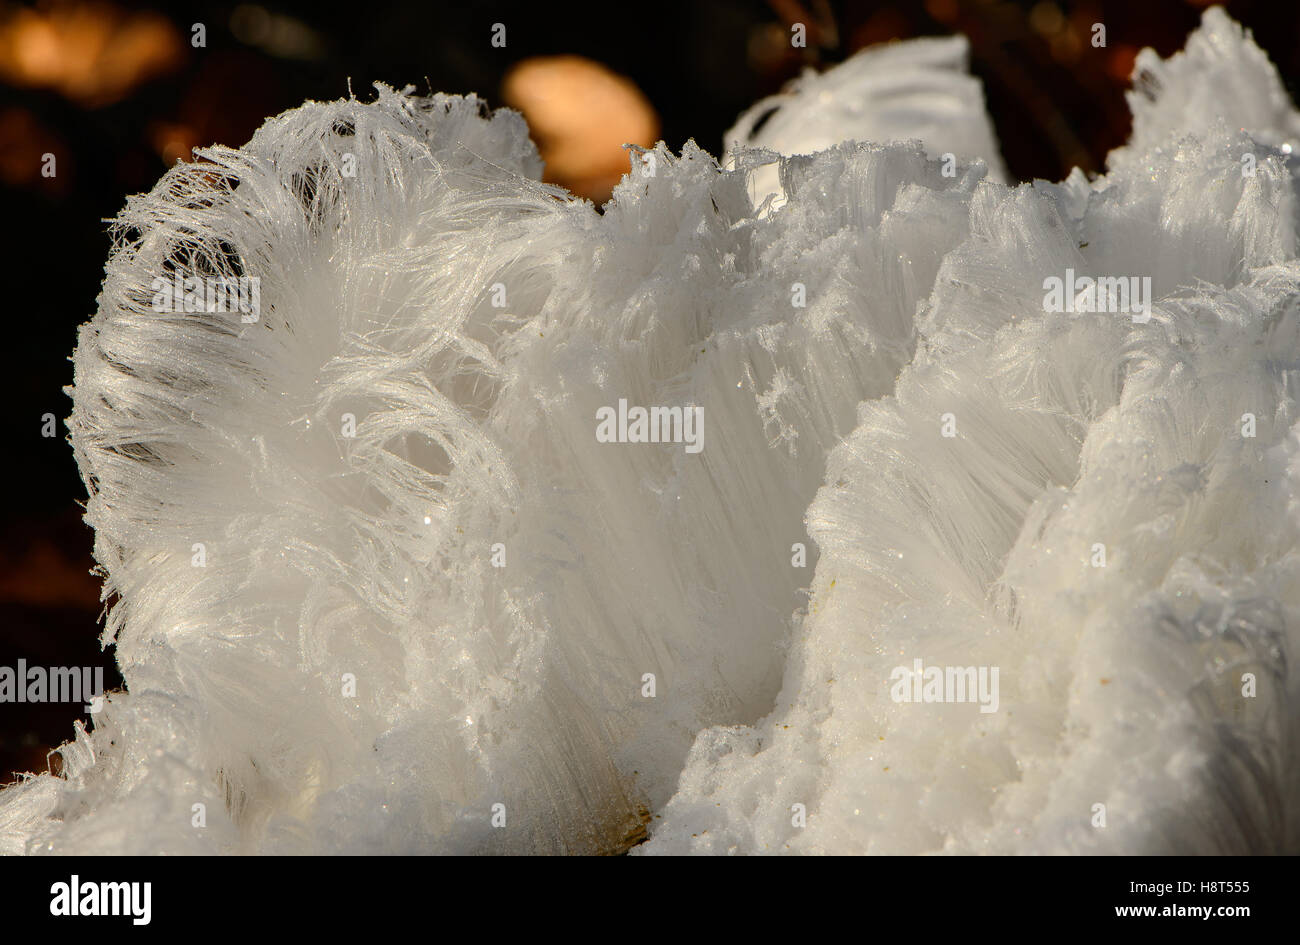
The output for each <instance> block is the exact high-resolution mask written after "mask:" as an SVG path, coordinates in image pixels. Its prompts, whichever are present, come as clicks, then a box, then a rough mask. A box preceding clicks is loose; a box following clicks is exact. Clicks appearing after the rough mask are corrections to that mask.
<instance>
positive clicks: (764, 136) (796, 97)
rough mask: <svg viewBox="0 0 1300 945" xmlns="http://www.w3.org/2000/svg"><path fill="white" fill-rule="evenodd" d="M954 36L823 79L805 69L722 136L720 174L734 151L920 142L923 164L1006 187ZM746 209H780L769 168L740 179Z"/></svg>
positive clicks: (894, 48)
mask: <svg viewBox="0 0 1300 945" xmlns="http://www.w3.org/2000/svg"><path fill="white" fill-rule="evenodd" d="M969 59H970V44H969V43H967V41H966V38H965V37H964V36H948V37H944V38H942V39H917V40H910V41H908V42H901V43H888V44H885V45H882V46H870V47H868V48H866V49H863V50H862V51H860V52H858V53H856V54H855V55H854V56H852V57H851V58H850V59H848V60H847V61H845V62H843V63H840V64H839V65H837V66H835V67H834V68H832V69H829V70H827V71H826V72H821V73H818V72H815V71H813V70H812V69H807V70H805V71H804V74H803V75H802V76H800V77H799V78H798V79H795V80H794V81H793V82H791V83H790V84H789V86H788V87H786V88H785V89H784V90H782V91H781V92H780V93H779V94H777V95H771V96H768V97H767V98H765V99H762V100H761V101H759V102H757V103H755V104H754V105H753V106H752V107H750V108H749V109H748V110H746V111H745V113H744V114H743V115H741V116H740V118H739V119H737V121H736V124H735V125H734V126H733V127H732V128H731V130H730V131H728V132H727V134H726V150H725V151H724V153H723V164H724V166H726V165H728V164H729V162H731V161H733V160H734V158H735V156H736V154H737V153H738V151H739V150H741V149H745V148H767V149H770V150H772V151H775V152H777V153H778V154H784V155H787V156H788V155H794V154H814V153H816V152H818V151H825V150H826V149H828V148H832V147H834V146H835V145H837V144H840V143H841V142H845V141H866V142H872V143H875V144H890V143H895V142H903V141H913V140H916V141H920V142H921V144H922V145H923V146H924V147H925V149H926V153H927V154H928V155H929V156H930V157H932V158H936V159H938V158H942V157H943V156H944V155H945V154H950V155H952V156H953V159H954V161H958V160H959V161H962V162H971V161H976V160H981V161H983V162H984V163H985V164H986V165H987V166H988V168H989V176H990V177H991V178H992V179H993V180H997V181H1001V182H1004V183H1005V182H1006V180H1007V176H1006V171H1005V170H1004V169H1003V167H1002V157H1001V153H1000V151H999V150H998V145H997V136H996V135H995V134H994V132H993V123H992V122H990V121H989V117H988V113H987V112H986V111H985V110H984V91H983V88H982V87H981V85H980V82H979V80H978V79H975V78H973V77H971V76H970V75H969V74H968V73H967V68H968V63H969ZM749 190H750V196H751V197H752V198H753V200H754V204H755V205H756V206H757V205H761V204H762V202H763V200H764V199H766V198H767V197H768V196H772V197H773V198H774V200H773V206H780V205H781V204H782V203H784V201H785V199H786V195H785V193H784V191H782V189H781V182H780V180H779V176H778V170H777V168H776V166H775V165H773V166H768V167H763V168H758V169H755V171H754V172H753V174H752V175H751V178H750V186H749Z"/></svg>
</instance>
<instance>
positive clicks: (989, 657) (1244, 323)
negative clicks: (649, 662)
mask: <svg viewBox="0 0 1300 945" xmlns="http://www.w3.org/2000/svg"><path fill="white" fill-rule="evenodd" d="M1206 19H1207V24H1206V26H1205V28H1204V32H1203V33H1201V34H1198V35H1196V36H1193V38H1192V39H1191V41H1190V42H1189V49H1190V50H1191V51H1192V52H1190V53H1189V54H1188V55H1189V56H1197V55H1204V53H1203V52H1200V51H1203V50H1205V49H1207V48H1210V49H1212V50H1213V51H1214V54H1215V56H1216V57H1218V58H1219V59H1221V60H1222V61H1227V62H1234V63H1249V64H1255V63H1258V62H1261V61H1263V59H1262V55H1261V54H1260V53H1259V50H1258V49H1257V48H1256V47H1255V46H1254V45H1253V43H1251V41H1250V40H1249V39H1248V38H1247V37H1244V36H1243V35H1242V33H1241V31H1240V30H1239V29H1238V28H1236V27H1235V25H1232V24H1230V23H1229V22H1227V21H1226V18H1225V17H1223V16H1222V15H1221V13H1220V12H1219V11H1211V12H1210V13H1209V14H1207V18H1206ZM1142 62H1143V64H1144V65H1145V66H1146V67H1147V68H1149V69H1150V68H1152V67H1153V66H1154V65H1155V63H1153V61H1152V58H1151V56H1150V55H1149V54H1144V56H1143V58H1142ZM1153 71H1155V72H1157V73H1158V74H1161V75H1162V76H1163V79H1162V81H1163V83H1164V86H1163V91H1162V92H1161V96H1160V98H1159V100H1158V101H1157V102H1156V103H1155V104H1154V105H1153V106H1151V109H1152V111H1150V112H1147V113H1146V114H1139V115H1138V116H1137V126H1138V134H1139V138H1140V139H1141V144H1142V146H1143V147H1145V148H1146V149H1148V150H1147V154H1146V155H1145V159H1144V161H1143V162H1142V163H1140V164H1139V163H1138V162H1126V161H1122V160H1121V161H1118V162H1116V169H1115V170H1114V171H1113V172H1112V174H1111V176H1109V177H1108V178H1103V179H1101V180H1099V181H1096V182H1095V183H1093V184H1091V185H1089V183H1088V182H1086V181H1085V180H1084V179H1083V178H1082V175H1079V174H1078V173H1077V172H1076V174H1075V175H1074V176H1073V177H1072V178H1071V179H1070V180H1069V181H1067V182H1066V183H1065V184H1063V185H1061V186H1059V187H1057V186H1051V185H1043V184H1037V185H1034V186H1022V187H1020V188H1018V189H1016V190H1011V191H1009V190H1006V189H1004V188H1000V187H997V186H995V185H992V184H983V185H981V187H980V188H979V189H978V190H977V191H976V193H975V195H974V197H973V199H972V200H971V202H970V217H969V234H970V235H969V237H968V238H966V239H965V240H964V241H963V243H962V245H961V246H960V247H958V248H957V249H956V250H955V251H952V252H950V253H948V254H947V256H946V257H945V260H944V263H943V266H942V268H941V270H940V273H939V277H938V279H937V282H936V285H935V288H934V291H933V292H932V293H931V295H930V296H929V298H928V299H927V301H926V303H925V306H924V310H923V312H922V313H921V315H920V318H919V320H918V326H919V332H920V337H919V339H918V342H917V355H916V357H915V358H914V359H913V361H912V362H911V363H910V364H909V365H908V366H907V367H906V368H905V369H904V371H903V372H902V374H901V375H900V377H899V379H898V382H897V385H896V388H895V390H894V391H893V393H892V394H891V395H890V396H886V397H883V398H879V399H877V400H875V401H868V402H865V403H864V404H863V405H862V406H861V408H860V411H859V423H858V427H857V429H855V430H854V432H853V433H852V434H850V435H849V436H848V437H846V438H845V439H844V441H843V442H841V443H840V444H839V445H838V446H837V447H836V449H835V450H834V452H833V453H832V455H831V458H830V461H829V464H828V468H827V475H826V483H825V485H824V486H823V487H822V489H821V490H820V491H819V493H818V495H817V498H816V500H815V501H814V502H813V503H812V505H811V506H810V508H809V511H808V516H807V522H808V526H809V530H810V532H811V534H812V536H813V538H814V540H815V541H816V542H817V544H818V546H819V548H820V550H821V558H820V561H819V563H818V567H817V573H816V576H815V579H814V582H813V590H812V598H811V601H810V606H809V612H808V614H807V615H806V616H805V617H804V618H803V620H802V625H801V626H800V627H798V628H797V630H796V632H795V636H794V644H793V648H792V650H791V653H790V658H789V661H788V663H787V666H786V675H785V685H784V688H783V690H782V692H781V694H780V696H779V698H778V705H777V708H776V710H775V711H774V712H773V713H772V714H771V715H770V716H768V717H767V718H766V719H764V720H763V721H762V722H760V723H759V724H758V725H756V726H753V727H744V726H741V727H732V728H727V727H719V728H714V729H711V730H709V731H706V732H704V733H702V734H701V735H700V737H699V738H698V739H697V740H696V743H695V747H694V748H693V750H692V753H691V758H690V761H689V763H688V765H687V768H686V770H685V771H684V772H683V775H682V779H681V784H680V787H679V790H678V793H677V794H676V795H675V796H674V798H673V800H672V801H671V802H670V803H669V805H668V806H667V808H666V809H665V810H664V811H663V819H662V821H661V822H658V823H657V825H656V827H655V828H654V830H653V833H652V839H651V842H650V843H649V844H648V845H647V846H645V847H642V848H641V849H640V850H639V851H638V852H645V853H674V852H688V851H689V852H709V853H761V852H833V853H926V852H935V853H938V852H948V853H1025V852H1035V853H1065V852H1072V853H1080V852H1106V853H1210V852H1219V853H1244V852H1281V851H1291V852H1294V851H1295V850H1297V849H1300V815H1298V811H1300V805H1298V802H1300V771H1298V765H1300V743H1298V741H1297V737H1298V735H1300V733H1298V732H1297V729H1296V719H1297V714H1300V687H1298V686H1297V681H1296V677H1295V674H1294V673H1291V672H1289V661H1290V660H1294V658H1295V656H1296V652H1297V645H1298V644H1300V554H1298V553H1297V539H1298V538H1300V534H1298V532H1297V525H1298V520H1297V511H1298V508H1297V500H1296V498H1295V497H1296V494H1297V486H1298V485H1300V453H1298V452H1297V450H1298V449H1300V431H1298V429H1297V427H1296V426H1295V424H1296V421H1297V419H1298V417H1297V396H1298V394H1300V387H1297V383H1298V382H1300V360H1298V358H1297V356H1298V354H1300V294H1298V292H1300V265H1297V261H1296V259H1295V255H1296V224H1297V220H1296V202H1295V176H1294V168H1293V167H1292V168H1291V169H1288V166H1287V155H1286V153H1284V152H1283V151H1281V150H1274V149H1272V148H1271V147H1269V146H1268V145H1266V144H1265V143H1264V142H1263V141H1260V140H1257V139H1254V138H1253V137H1252V136H1250V135H1248V134H1245V133H1240V132H1237V133H1231V132H1229V131H1228V130H1227V127H1228V125H1227V124H1225V122H1229V123H1231V124H1232V125H1237V124H1239V119H1238V117H1237V113H1236V112H1235V111H1233V110H1232V105H1233V104H1234V103H1235V102H1236V101H1237V100H1238V99H1240V100H1242V101H1246V102H1253V101H1257V99H1255V98H1253V97H1252V94H1251V92H1250V90H1249V89H1243V88H1241V84H1242V83H1245V82H1251V81H1255V82H1257V84H1258V90H1257V91H1258V92H1259V93H1260V94H1261V95H1262V94H1265V93H1268V92H1269V90H1270V89H1272V88H1274V87H1275V86H1276V76H1275V75H1274V74H1273V72H1272V70H1271V68H1269V69H1268V70H1266V71H1263V72H1260V71H1258V70H1254V71H1252V70H1251V69H1246V68H1244V67H1243V69H1242V70H1241V71H1240V72H1233V73H1232V79H1233V83H1232V84H1233V87H1235V88H1236V89H1237V92H1238V94H1237V95H1235V96H1232V95H1222V96H1220V97H1219V98H1211V97H1210V96H1209V95H1208V94H1200V93H1199V92H1198V91H1197V88H1194V87H1199V85H1200V83H1201V82H1202V80H1203V76H1202V73H1201V72H1199V71H1198V70H1194V69H1188V70H1182V69H1180V68H1179V67H1178V66H1177V64H1175V65H1173V66H1171V67H1170V68H1169V69H1168V70H1165V71H1161V70H1153ZM1166 102H1167V103H1168V105H1167V107H1168V108H1169V109H1170V110H1169V111H1165V112H1160V109H1161V108H1162V104H1163V103H1166ZM1182 108H1185V109H1187V111H1180V110H1179V109H1182ZM1207 110H1208V111H1207ZM1156 114H1159V118H1160V122H1161V123H1162V125H1163V126H1165V127H1168V128H1169V129H1170V132H1169V134H1168V135H1167V137H1165V138H1164V139H1160V138H1159V137H1158V136H1157V135H1156V133H1155V131H1154V129H1153V122H1154V121H1155V118H1154V117H1153V116H1154V115H1156ZM1250 114H1259V113H1258V112H1253V111H1252V112H1251V113H1250ZM1266 120H1267V122H1268V123H1269V129H1270V134H1271V135H1272V134H1273V132H1274V131H1275V130H1276V129H1277V128H1286V127H1292V126H1293V125H1294V122H1295V121H1296V115H1295V113H1294V112H1293V111H1290V110H1289V109H1288V110H1287V112H1286V113H1285V114H1282V113H1280V112H1278V111H1277V110H1276V109H1274V110H1271V111H1270V112H1269V113H1268V114H1267V116H1266ZM1188 128H1193V129H1196V130H1197V131H1199V132H1200V133H1199V134H1187V133H1186V129H1188ZM1243 155H1251V156H1252V157H1253V158H1254V160H1255V167H1254V173H1253V175H1248V174H1244V173H1243V170H1242V169H1243V162H1242V160H1241V159H1242V156H1243ZM1067 269H1071V270H1073V271H1074V272H1076V273H1079V274H1080V275H1083V274H1089V275H1108V276H1112V275H1113V276H1132V275H1139V276H1146V277H1149V278H1150V279H1151V280H1152V293H1153V295H1154V298H1155V302H1154V305H1153V306H1152V311H1151V313H1150V320H1149V321H1144V320H1143V318H1142V317H1141V316H1139V317H1137V318H1134V317H1133V316H1131V315H1125V314H1114V313H1093V312H1074V313H1048V312H1045V311H1044V295H1045V293H1044V288H1045V285H1044V280H1045V279H1046V278H1050V277H1052V276H1058V277H1063V276H1064V275H1065V273H1066V270H1067ZM946 420H947V421H951V426H948V427H947V432H949V433H951V434H953V435H951V436H945V435H944V432H945V421H946ZM918 660H919V661H921V670H922V671H921V672H920V673H917V671H916V670H917V662H916V661H918ZM936 667H937V668H939V669H940V670H942V671H943V678H942V686H941V687H936V688H935V689H934V690H929V689H928V688H927V687H928V685H929V683H930V682H931V681H932V680H934V679H935V677H934V676H932V675H928V674H927V670H928V669H930V668H936ZM968 667H969V668H970V669H967V668H968ZM953 669H955V670H957V672H951V670H953ZM971 670H974V671H975V672H974V673H972V672H971ZM994 670H996V671H997V677H996V679H997V680H998V681H999V682H1000V685H999V686H997V687H996V688H995V687H994V686H993V685H989V686H988V687H987V690H985V689H981V688H980V687H981V684H982V683H983V682H984V681H985V680H988V681H989V682H990V683H992V682H993V680H994V678H995V677H994V676H993V671H994ZM985 671H987V673H986V674H985V675H983V676H981V675H979V674H980V673H984V672H985ZM950 677H951V679H952V682H951V683H950V682H949V679H950ZM900 683H901V686H900ZM959 685H960V686H962V687H964V688H965V696H966V698H965V699H964V700H963V701H960V702H956V701H953V699H954V696H956V697H958V698H960V697H961V696H962V688H959ZM950 686H951V688H950ZM918 695H919V696H920V698H919V699H918V698H916V697H917V696H918ZM984 695H987V696H989V697H990V698H988V699H981V698H980V696H984ZM935 696H937V697H938V698H932V697H935ZM985 707H987V708H988V709H992V710H993V711H984V708H985Z"/></svg>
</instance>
